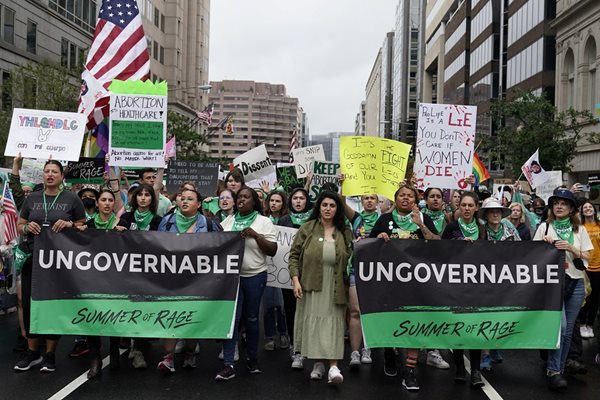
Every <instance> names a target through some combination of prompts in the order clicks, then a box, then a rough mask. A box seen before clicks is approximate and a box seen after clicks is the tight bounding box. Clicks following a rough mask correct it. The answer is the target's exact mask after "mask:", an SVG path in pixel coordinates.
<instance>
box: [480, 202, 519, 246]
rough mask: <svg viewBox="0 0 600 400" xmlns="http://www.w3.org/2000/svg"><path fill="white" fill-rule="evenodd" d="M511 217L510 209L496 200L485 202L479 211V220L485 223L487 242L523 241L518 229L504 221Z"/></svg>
mask: <svg viewBox="0 0 600 400" xmlns="http://www.w3.org/2000/svg"><path fill="white" fill-rule="evenodd" d="M509 215H510V209H509V208H507V207H504V206H503V205H502V204H500V202H499V201H498V200H497V199H496V198H494V197H489V198H487V199H485V200H484V202H483V204H482V205H481V208H480V209H479V218H481V219H482V220H484V221H485V224H484V227H485V232H486V237H487V240H521V237H520V236H519V232H518V231H517V228H515V226H514V225H513V224H511V223H510V222H509V221H507V220H506V219H504V218H506V217H508V216H509Z"/></svg>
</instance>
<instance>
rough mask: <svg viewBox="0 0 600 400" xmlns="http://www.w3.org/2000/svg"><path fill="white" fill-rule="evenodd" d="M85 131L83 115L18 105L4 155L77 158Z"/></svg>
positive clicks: (38, 157)
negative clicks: (19, 106)
mask: <svg viewBox="0 0 600 400" xmlns="http://www.w3.org/2000/svg"><path fill="white" fill-rule="evenodd" d="M84 130H85V116H84V115H83V114H79V113H71V112H61V111H46V110H29V109H25V108H15V109H14V110H13V116H12V120H11V122H10V131H9V133H8V140H7V142H6V148H5V149H4V155H5V156H11V157H14V156H17V155H18V154H19V153H21V156H23V157H25V158H37V159H44V160H47V159H49V158H53V159H55V160H66V161H77V160H79V152H80V151H81V143H82V142H83V132H84Z"/></svg>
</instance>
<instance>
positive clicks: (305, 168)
mask: <svg viewBox="0 0 600 400" xmlns="http://www.w3.org/2000/svg"><path fill="white" fill-rule="evenodd" d="M292 156H293V157H294V167H295V168H296V176H297V177H298V178H306V176H307V175H308V173H309V172H311V171H312V168H313V161H315V160H316V161H325V150H323V145H322V144H317V145H315V146H308V147H301V148H299V149H293V150H292Z"/></svg>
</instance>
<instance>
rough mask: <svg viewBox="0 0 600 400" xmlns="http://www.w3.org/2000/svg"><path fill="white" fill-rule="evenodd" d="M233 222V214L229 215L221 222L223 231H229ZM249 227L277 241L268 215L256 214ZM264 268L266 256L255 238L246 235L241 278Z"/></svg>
mask: <svg viewBox="0 0 600 400" xmlns="http://www.w3.org/2000/svg"><path fill="white" fill-rule="evenodd" d="M233 223H234V218H233V215H230V216H228V217H227V218H225V219H224V220H223V222H221V226H222V227H223V230H224V231H225V232H230V231H231V228H232V227H233ZM250 228H252V229H254V231H255V232H256V233H258V234H261V235H263V236H264V237H265V239H266V240H268V241H269V242H277V230H275V225H273V222H271V220H270V219H269V218H268V217H265V216H262V215H257V216H256V219H255V220H254V222H253V223H252V225H250ZM266 270H267V256H266V255H265V253H263V252H262V250H261V249H260V248H259V247H258V243H256V240H255V239H253V238H249V237H247V238H246V244H245V247H244V261H243V262H242V269H241V270H240V276H241V277H242V278H249V277H252V276H254V275H258V274H260V273H261V272H263V271H266Z"/></svg>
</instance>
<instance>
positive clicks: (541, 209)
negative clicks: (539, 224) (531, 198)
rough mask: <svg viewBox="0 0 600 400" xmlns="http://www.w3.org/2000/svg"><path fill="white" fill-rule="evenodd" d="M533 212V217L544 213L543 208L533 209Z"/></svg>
mask: <svg viewBox="0 0 600 400" xmlns="http://www.w3.org/2000/svg"><path fill="white" fill-rule="evenodd" d="M533 212H534V213H535V215H538V216H541V215H542V214H543V213H544V208H543V207H541V208H540V207H538V208H534V209H533Z"/></svg>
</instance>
